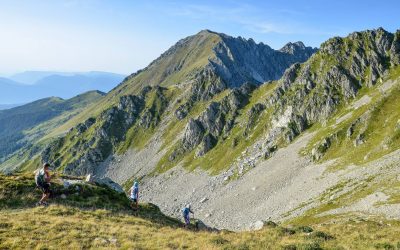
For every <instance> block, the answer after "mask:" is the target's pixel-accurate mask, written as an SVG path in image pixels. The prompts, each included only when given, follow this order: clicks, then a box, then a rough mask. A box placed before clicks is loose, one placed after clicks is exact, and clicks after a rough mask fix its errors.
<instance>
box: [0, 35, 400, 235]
mask: <svg viewBox="0 0 400 250" xmlns="http://www.w3.org/2000/svg"><path fill="white" fill-rule="evenodd" d="M399 91H400V31H397V32H395V33H390V32H388V31H386V30H384V29H382V28H378V29H375V30H366V31H361V32H354V33H351V34H349V35H348V36H346V37H334V38H331V39H329V40H327V41H325V42H324V43H323V44H322V45H321V47H320V48H319V49H318V50H317V49H314V48H311V47H306V46H305V45H304V44H303V43H302V42H294V43H288V44H286V45H285V46H284V47H283V48H281V49H280V50H274V49H272V48H271V47H269V46H268V45H265V44H263V43H258V44H257V43H256V42H254V41H253V40H252V39H244V38H241V37H239V38H234V37H231V36H228V35H225V34H220V33H216V32H212V31H209V30H203V31H201V32H199V33H198V34H196V35H194V36H190V37H187V38H184V39H182V40H180V41H178V42H177V43H176V44H175V45H174V46H172V47H171V48H170V49H168V50H167V51H166V52H165V53H163V54H162V55H161V56H160V57H159V58H157V59H156V60H154V61H153V62H152V63H151V64H150V65H149V66H147V67H146V68H144V69H142V70H139V71H138V72H136V73H134V74H132V75H130V76H129V77H127V78H126V79H125V80H124V81H123V82H122V83H121V84H119V85H118V86H117V87H116V88H114V89H113V90H112V91H110V92H109V93H108V94H107V95H106V96H104V97H101V98H99V99H98V100H95V101H94V102H93V105H90V106H88V107H87V108H85V109H84V110H82V111H81V112H80V113H79V114H76V115H75V116H74V117H73V118H72V119H69V120H68V121H66V122H64V123H62V124H58V125H57V126H54V127H51V131H49V133H48V135H47V136H45V137H43V138H41V139H40V140H37V141H35V142H34V143H32V144H28V145H24V146H23V147H20V148H18V150H16V151H14V152H11V153H10V156H8V158H7V159H5V160H4V162H3V163H1V165H0V168H2V169H5V167H4V166H9V164H10V163H12V164H14V165H16V167H15V168H14V169H16V170H32V169H34V168H35V167H37V165H38V164H39V163H40V162H42V161H47V162H51V164H52V165H54V167H55V168H56V170H57V171H60V172H63V173H64V174H69V175H75V176H83V175H87V174H92V175H95V176H97V177H99V178H103V177H107V178H110V179H111V180H113V181H115V182H117V183H119V184H120V185H122V186H125V187H128V186H131V184H132V183H131V182H132V181H133V180H140V183H141V188H142V191H141V192H142V193H141V194H142V196H143V199H144V200H145V201H148V202H153V203H155V204H157V205H158V206H160V209H161V211H162V212H165V213H167V214H168V215H172V216H179V215H180V208H182V207H183V206H184V205H185V204H186V203H191V204H193V207H194V209H195V210H196V211H197V213H196V216H199V217H200V218H202V220H203V221H204V223H205V224H207V225H210V226H212V227H216V228H220V229H222V228H227V229H232V230H246V229H256V228H257V229H258V228H262V227H263V225H264V223H266V222H265V221H266V220H270V219H271V220H274V221H293V223H298V224H302V223H310V222H311V223H313V222H316V221H318V222H321V221H329V219H330V218H331V217H332V216H335V215H340V216H342V217H341V218H345V216H346V215H347V214H351V213H357V214H358V216H359V217H357V218H360V220H361V219H366V218H367V219H368V218H370V215H371V214H374V215H379V216H383V217H387V218H400V215H399V214H398V212H396V211H398V209H397V208H398V205H399V203H400V201H399V199H398V195H396V187H397V186H398V185H399V176H400V175H399V174H400V172H399V169H398V167H397V165H398V164H397V165H396V162H398V159H399V156H400V151H399V150H400V139H399V138H400V136H399V135H400V129H399V128H400V125H399V124H400V113H399V112H400V109H399V108H398V107H399V105H400V103H399V99H398V95H399V94H400V92H399ZM0 115H1V113H0ZM22 152H23V153H22ZM378 187H379V188H378ZM182 190H185V191H182ZM396 209H397V210H396ZM243 211H246V212H245V213H243Z"/></svg>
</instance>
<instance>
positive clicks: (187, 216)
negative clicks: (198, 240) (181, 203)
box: [182, 204, 194, 227]
mask: <svg viewBox="0 0 400 250" xmlns="http://www.w3.org/2000/svg"><path fill="white" fill-rule="evenodd" d="M190 213H192V214H193V215H194V213H193V211H192V209H191V206H190V204H187V205H186V207H184V208H183V209H182V215H183V219H184V220H185V227H189V225H190Z"/></svg>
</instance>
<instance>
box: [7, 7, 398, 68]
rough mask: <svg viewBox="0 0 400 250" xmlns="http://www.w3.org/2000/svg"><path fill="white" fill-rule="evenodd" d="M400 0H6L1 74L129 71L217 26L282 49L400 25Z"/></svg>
mask: <svg viewBox="0 0 400 250" xmlns="http://www.w3.org/2000/svg"><path fill="white" fill-rule="evenodd" d="M399 12H400V1H398V0H397V1H376V0H374V1H370V0H364V1H350V0H347V1H343V0H336V1H324V0H321V1H313V0H311V1H291V0H286V1H250V0H242V1H238V0H236V1H235V0H219V1H216V0H215V1H211V0H205V1H190V0H187V1H178V0H175V1H166V0H165V1H161V0H156V1H151V0H148V1H144V0H143V1H138V0H131V1H122V0H121V1H118V0H108V1H106V0H59V1H57V0H41V1H36V0H35V1H34V0H25V1H22V0H21V1H18V0H0V17H1V19H0V20H1V22H0V58H1V60H0V74H2V75H6V74H12V73H15V72H20V71H25V70H59V71H89V70H101V71H111V72H117V73H124V74H129V73H132V72H134V71H136V70H138V69H140V68H143V67H145V66H146V65H147V64H148V63H150V62H151V61H152V60H153V59H155V58H156V57H157V56H159V55H160V54H161V53H162V52H163V51H165V50H166V49H168V48H169V47H170V46H171V45H173V44H174V43H175V42H176V41H177V40H179V39H181V38H183V37H186V36H188V35H192V34H195V33H197V32H198V31H200V30H202V29H211V30H214V31H218V32H223V33H226V34H229V35H232V36H242V37H245V38H253V39H254V40H255V41H257V42H264V43H266V44H268V45H270V46H271V47H272V48H275V49H279V48H280V47H282V46H283V45H284V44H285V43H287V42H289V41H299V40H301V41H303V42H304V43H305V44H306V45H310V46H314V47H318V46H319V45H320V44H321V42H323V41H325V40H326V39H328V38H329V37H332V36H345V35H347V34H348V33H350V32H352V31H360V30H365V29H373V28H377V27H380V26H381V27H383V28H385V29H386V30H388V31H391V32H394V31H396V29H399V28H400V22H399V20H400V19H399V16H398V13H399Z"/></svg>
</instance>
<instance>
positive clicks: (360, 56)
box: [160, 29, 399, 174]
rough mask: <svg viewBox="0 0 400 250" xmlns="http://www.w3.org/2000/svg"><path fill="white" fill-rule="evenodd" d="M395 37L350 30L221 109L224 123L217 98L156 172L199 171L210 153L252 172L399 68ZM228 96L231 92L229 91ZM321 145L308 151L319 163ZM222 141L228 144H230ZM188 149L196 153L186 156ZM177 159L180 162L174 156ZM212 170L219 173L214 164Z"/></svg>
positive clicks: (380, 31) (190, 125) (192, 121)
mask: <svg viewBox="0 0 400 250" xmlns="http://www.w3.org/2000/svg"><path fill="white" fill-rule="evenodd" d="M398 37H399V32H397V33H396V34H391V33H389V32H387V31H385V30H383V29H377V30H371V31H365V32H355V33H352V34H350V35H349V36H348V37H345V38H338V37H337V38H332V39H330V40H328V41H326V42H325V43H323V44H322V46H321V49H320V51H318V52H317V53H316V54H314V55H313V56H311V58H310V59H309V60H308V61H306V62H305V63H303V64H300V63H296V64H294V65H292V66H291V67H290V68H289V69H287V70H286V71H285V73H284V75H283V77H282V78H281V79H280V80H278V81H277V82H274V83H269V85H271V86H273V90H272V91H271V89H269V88H267V89H266V90H267V91H265V90H262V88H259V89H258V90H257V91H256V93H252V91H249V92H246V94H244V95H245V96H246V97H245V98H242V99H245V100H249V99H251V101H250V102H249V104H247V105H246V103H245V104H243V105H237V106H233V107H230V108H229V109H228V110H230V111H233V113H234V114H235V115H232V114H231V115H227V116H226V117H229V119H231V120H229V119H225V118H224V117H225V116H224V115H222V116H221V112H220V110H219V107H220V106H221V103H224V100H222V101H221V102H220V103H211V104H210V105H209V106H208V107H207V108H206V110H205V111H204V112H203V113H201V114H200V115H199V116H198V117H197V118H194V119H190V120H189V123H188V124H187V126H186V128H185V132H184V133H183V139H182V141H181V142H178V144H177V146H176V147H177V148H176V149H175V150H174V151H172V153H171V155H170V156H169V158H168V159H169V161H170V162H171V164H166V163H165V161H163V163H162V164H161V165H160V169H163V170H165V169H168V168H169V167H171V166H174V165H176V164H178V163H179V162H183V164H184V165H185V166H191V165H193V164H197V165H199V166H202V165H203V164H202V162H208V161H207V160H206V159H204V160H199V159H198V158H199V157H201V156H202V155H204V153H207V152H208V151H210V150H212V149H213V148H215V149H214V150H212V151H211V152H210V153H211V154H212V155H213V158H214V159H215V158H224V157H225V155H229V156H230V157H231V159H229V160H228V159H226V160H225V161H223V162H221V164H225V169H229V168H232V167H234V166H236V167H237V169H238V172H239V173H240V174H241V173H243V172H244V170H245V169H246V168H251V167H253V166H255V165H256V163H257V162H260V161H262V160H264V159H266V158H269V157H270V156H271V155H272V153H273V152H274V151H276V150H277V149H278V148H280V147H282V146H285V145H287V144H289V143H291V142H292V141H293V140H294V139H295V138H296V137H297V136H298V135H299V134H300V133H302V132H303V131H305V130H306V129H307V128H309V127H311V126H313V125H315V124H322V125H324V124H326V123H327V121H328V120H329V119H330V118H331V117H332V115H334V114H335V113H336V112H337V111H338V109H339V108H341V107H343V106H345V105H346V104H348V103H350V102H352V101H353V100H354V99H355V98H356V97H357V96H358V93H359V91H360V90H363V91H364V92H365V91H368V89H373V88H375V85H376V84H377V83H378V82H382V79H383V78H385V77H387V76H388V75H389V72H390V70H391V69H395V68H396V67H397V66H398V65H399V64H398V50H397V48H398V46H399V45H398V44H399V38H398ZM291 46H294V45H293V44H292V45H288V46H286V47H285V48H284V49H285V50H286V51H290V50H291V48H290V47H291ZM236 91H238V90H236ZM239 92H240V91H239ZM232 95H235V92H231V93H230V96H232ZM252 96H255V98H252ZM260 97H261V98H260ZM226 98H228V97H226ZM228 113H229V112H228ZM222 114H224V113H223V112H222ZM205 121H211V122H205ZM229 124H235V125H234V126H233V127H235V128H236V129H235V131H234V132H233V133H230V131H231V129H229V130H227V129H226V126H227V125H229ZM228 128H231V127H230V126H228ZM222 131H224V133H222ZM226 131H228V132H227V133H226ZM359 137H360V138H358V139H355V140H356V141H357V142H355V144H360V143H362V139H363V135H360V136H359ZM329 140H330V139H329V138H328V139H324V141H323V142H321V144H322V146H320V145H319V144H318V145H317V146H316V149H315V150H314V151H313V152H314V153H313V154H314V155H315V156H314V157H315V158H318V159H319V158H321V155H320V154H322V152H320V151H321V150H326V148H327V147H328V146H327V145H326V144H329V143H328V142H329ZM228 141H231V143H232V145H234V146H233V147H232V146H230V145H229V143H227V142H228ZM232 148H233V149H235V148H238V149H240V152H237V153H236V154H233V155H232V154H231V152H230V151H234V150H232ZM318 148H321V149H318ZM191 150H193V151H194V152H196V153H195V154H190V153H188V151H189V152H190V151H191ZM217 152H218V153H217ZM181 154H186V156H185V157H180V158H179V157H178V158H177V155H181ZM206 157H207V156H206ZM208 157H211V155H208ZM193 158H194V159H195V160H193ZM177 159H178V160H177ZM208 164H210V162H208ZM204 165H206V164H204ZM213 165H214V166H215V165H216V166H217V167H216V168H217V169H221V168H222V169H224V167H223V166H219V163H218V161H215V162H214V163H213Z"/></svg>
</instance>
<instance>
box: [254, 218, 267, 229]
mask: <svg viewBox="0 0 400 250" xmlns="http://www.w3.org/2000/svg"><path fill="white" fill-rule="evenodd" d="M263 227H264V222H263V221H261V220H258V221H256V222H254V224H253V225H252V229H253V230H261V229H262V228H263Z"/></svg>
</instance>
